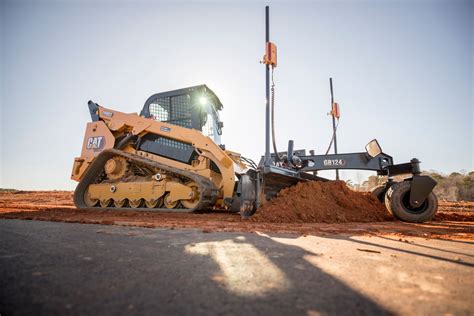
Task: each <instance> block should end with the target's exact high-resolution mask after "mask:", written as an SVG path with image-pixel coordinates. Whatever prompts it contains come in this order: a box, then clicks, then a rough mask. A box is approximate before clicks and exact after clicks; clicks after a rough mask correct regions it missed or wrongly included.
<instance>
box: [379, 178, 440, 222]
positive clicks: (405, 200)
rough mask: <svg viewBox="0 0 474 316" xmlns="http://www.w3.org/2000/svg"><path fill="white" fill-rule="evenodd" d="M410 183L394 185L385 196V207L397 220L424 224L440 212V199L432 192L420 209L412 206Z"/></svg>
mask: <svg viewBox="0 0 474 316" xmlns="http://www.w3.org/2000/svg"><path fill="white" fill-rule="evenodd" d="M410 189H411V182H410V181H402V182H398V183H395V184H394V185H392V186H391V187H390V188H389V189H388V191H387V193H386V194H385V206H386V207H387V209H388V210H389V211H390V212H391V213H392V214H393V216H395V217H396V218H398V219H400V220H402V221H405V222H412V223H423V222H426V221H429V220H430V219H432V218H433V216H434V215H435V214H436V211H437V210H438V199H437V198H436V195H435V194H434V193H433V192H430V194H429V195H428V197H427V198H426V200H425V201H424V202H423V204H422V205H420V206H419V207H412V206H411V205H410Z"/></svg>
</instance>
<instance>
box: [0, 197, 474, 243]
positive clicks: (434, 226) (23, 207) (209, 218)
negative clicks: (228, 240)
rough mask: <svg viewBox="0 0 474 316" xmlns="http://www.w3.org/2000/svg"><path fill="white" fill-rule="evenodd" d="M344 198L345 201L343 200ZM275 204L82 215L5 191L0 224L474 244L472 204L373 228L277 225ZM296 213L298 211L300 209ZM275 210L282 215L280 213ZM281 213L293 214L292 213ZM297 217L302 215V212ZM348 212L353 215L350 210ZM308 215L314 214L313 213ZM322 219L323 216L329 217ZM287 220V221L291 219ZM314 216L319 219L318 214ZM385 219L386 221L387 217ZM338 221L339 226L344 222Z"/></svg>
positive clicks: (60, 201)
mask: <svg viewBox="0 0 474 316" xmlns="http://www.w3.org/2000/svg"><path fill="white" fill-rule="evenodd" d="M343 190H344V189H343ZM352 193H354V192H352V191H349V192H347V193H346V194H347V197H348V199H347V201H346V202H340V204H338V207H341V208H347V206H348V205H347V204H344V203H349V202H348V201H352V200H350V199H351V198H350V195H351V194H352ZM282 194H284V193H282ZM357 194H358V193H357ZM277 199H278V198H277ZM341 199H342V200H344V198H342V197H341ZM339 201H340V200H339ZM271 203H272V202H270V203H269V204H267V205H265V207H264V208H262V209H261V210H259V211H258V213H260V211H261V213H262V214H261V215H255V217H254V218H253V219H251V220H242V219H241V218H240V216H239V215H238V214H229V213H225V212H209V213H195V214H189V213H161V212H153V211H101V210H97V209H89V210H78V209H76V208H75V207H74V206H73V203H72V193H71V192H67V191H30V192H25V191H18V192H16V193H5V192H0V219H25V220H43V221H57V222H72V223H86V224H102V225H123V226H140V227H150V228H153V227H162V228H169V229H175V228H198V229H201V230H203V231H206V232H212V231H233V232H242V231H244V232H267V233H275V232H284V233H296V234H303V235H304V234H315V235H327V234H348V235H397V236H419V237H423V238H441V239H459V240H471V241H472V240H474V203H472V202H443V201H440V207H439V210H438V214H437V215H436V217H435V219H434V221H431V222H427V223H423V224H413V223H404V222H400V221H397V220H391V221H385V222H380V221H378V222H372V223H361V222H344V223H332V224H328V223H316V222H311V220H312V219H311V218H310V219H309V220H307V221H304V222H303V220H301V219H298V218H297V219H296V221H297V222H295V219H293V222H291V218H290V219H289V221H287V222H279V223H277V222H275V221H272V220H271V218H270V219H269V220H268V221H265V217H268V214H267V212H268V211H269V210H270V207H272V204H271ZM351 203H352V202H351ZM298 205H299V206H298V209H299V208H300V206H301V205H303V206H304V204H298ZM359 206H360V207H362V204H359ZM294 209H295V210H296V209H297V208H296V206H295V208H294ZM377 210H379V206H376V209H375V211H372V212H371V213H370V214H371V215H370V216H374V218H375V219H377V218H379V217H378V215H377V214H379V213H378V211H377ZM275 211H276V212H280V211H279V210H278V209H276V210H275ZM281 212H287V213H288V210H287V211H281ZM295 212H296V213H298V211H295ZM334 212H335V213H338V212H341V210H336V211H334ZM349 212H351V211H350V210H349ZM363 212H365V211H363ZM258 213H257V214H258ZM382 213H383V212H382ZM282 214H283V213H282ZM308 214H311V212H309V213H308ZM316 214H318V213H316ZM322 214H324V212H323V213H322ZM283 215H284V214H283ZM257 216H258V217H257ZM286 216H288V214H287V215H286ZM314 216H315V218H316V215H314ZM353 216H355V215H347V216H346V219H347V220H352V219H353V218H354V217H353ZM383 216H386V214H385V215H383ZM337 220H339V221H340V220H341V218H338V219H337ZM382 220H383V219H382ZM314 221H316V219H314Z"/></svg>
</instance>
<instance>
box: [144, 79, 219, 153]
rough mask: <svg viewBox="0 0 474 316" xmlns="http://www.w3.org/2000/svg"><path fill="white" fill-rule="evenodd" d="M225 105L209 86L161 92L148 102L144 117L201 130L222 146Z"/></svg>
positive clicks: (145, 106)
mask: <svg viewBox="0 0 474 316" xmlns="http://www.w3.org/2000/svg"><path fill="white" fill-rule="evenodd" d="M222 107H223V106H222V103H221V102H220V100H219V98H218V97H217V96H216V94H215V93H214V92H213V91H212V90H211V89H209V88H208V87H207V86H206V85H200V86H194V87H189V88H183V89H179V90H173V91H167V92H161V93H157V94H154V95H152V96H151V97H149V98H148V100H147V101H146V102H145V105H144V107H143V110H142V111H141V113H140V115H141V116H143V117H146V118H152V119H154V120H156V121H160V122H166V123H169V124H173V125H178V126H181V127H186V128H192V129H196V130H198V131H201V132H202V133H203V134H204V135H205V136H208V137H210V138H211V139H213V140H214V142H215V143H216V144H219V145H220V144H221V135H222V127H223V124H222V122H221V121H220V120H219V111H220V110H222Z"/></svg>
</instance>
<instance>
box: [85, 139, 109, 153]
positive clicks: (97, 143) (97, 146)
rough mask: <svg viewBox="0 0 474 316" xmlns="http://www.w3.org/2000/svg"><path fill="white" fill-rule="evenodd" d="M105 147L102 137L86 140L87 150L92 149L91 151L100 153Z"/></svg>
mask: <svg viewBox="0 0 474 316" xmlns="http://www.w3.org/2000/svg"><path fill="white" fill-rule="evenodd" d="M104 146H105V138H104V136H96V137H89V139H88V140H87V146H86V148H87V149H92V150H93V151H101V150H102V148H104Z"/></svg>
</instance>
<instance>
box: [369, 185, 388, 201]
mask: <svg viewBox="0 0 474 316" xmlns="http://www.w3.org/2000/svg"><path fill="white" fill-rule="evenodd" d="M386 192H387V188H386V186H385V185H381V186H378V187H375V188H373V189H372V191H370V193H372V195H373V196H375V197H376V198H377V199H378V200H379V201H380V202H382V203H383V202H384V201H385V193H386Z"/></svg>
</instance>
